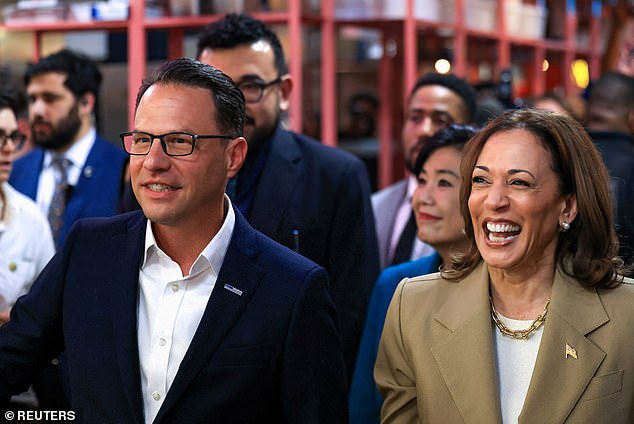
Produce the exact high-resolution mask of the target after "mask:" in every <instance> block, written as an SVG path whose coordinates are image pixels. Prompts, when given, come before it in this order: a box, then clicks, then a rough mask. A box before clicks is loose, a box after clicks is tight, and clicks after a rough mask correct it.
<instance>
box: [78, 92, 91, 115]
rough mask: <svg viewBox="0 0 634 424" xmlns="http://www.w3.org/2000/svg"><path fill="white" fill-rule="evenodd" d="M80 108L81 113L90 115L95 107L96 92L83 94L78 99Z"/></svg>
mask: <svg viewBox="0 0 634 424" xmlns="http://www.w3.org/2000/svg"><path fill="white" fill-rule="evenodd" d="M77 103H78V108H79V113H80V115H90V114H91V113H92V112H93V110H94V109H95V95H94V93H91V92H87V93H84V94H82V95H81V96H80V97H79V99H78V101H77Z"/></svg>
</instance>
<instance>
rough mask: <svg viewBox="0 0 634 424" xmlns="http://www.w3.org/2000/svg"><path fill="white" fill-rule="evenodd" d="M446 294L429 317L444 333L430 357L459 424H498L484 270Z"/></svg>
mask: <svg viewBox="0 0 634 424" xmlns="http://www.w3.org/2000/svg"><path fill="white" fill-rule="evenodd" d="M452 290H453V293H452V294H451V295H450V297H449V299H448V301H447V302H446V303H445V304H444V305H443V306H442V307H441V308H440V310H439V311H438V314H437V315H436V316H435V317H434V318H435V319H436V321H438V322H439V323H440V324H442V325H443V326H445V327H446V328H447V329H448V330H449V333H448V334H447V337H446V339H445V340H442V341H440V342H439V343H436V344H435V345H434V346H432V348H431V351H432V354H433V355H434V358H435V360H436V363H437V364H438V368H439V369H440V372H441V374H442V376H443V378H444V380H445V384H446V385H447V388H448V389H449V391H450V392H451V396H452V398H453V400H454V402H455V403H456V406H457V408H458V410H459V411H460V413H461V415H462V417H463V419H464V422H465V423H483V424H484V423H487V424H489V423H499V422H501V421H502V418H501V413H500V408H499V404H500V401H499V392H498V384H497V377H496V375H497V373H496V366H495V362H494V361H495V353H494V351H493V333H492V324H491V315H490V308H489V275H488V271H487V267H486V265H484V264H482V265H480V266H479V268H478V269H476V270H475V271H474V272H473V273H471V274H470V275H469V276H468V277H467V278H465V279H464V280H463V281H462V282H460V283H457V284H455V286H454V287H453V288H452Z"/></svg>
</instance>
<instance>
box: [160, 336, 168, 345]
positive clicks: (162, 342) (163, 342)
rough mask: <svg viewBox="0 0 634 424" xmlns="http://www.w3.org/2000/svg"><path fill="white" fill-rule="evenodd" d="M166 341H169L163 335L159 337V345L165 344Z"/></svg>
mask: <svg viewBox="0 0 634 424" xmlns="http://www.w3.org/2000/svg"><path fill="white" fill-rule="evenodd" d="M165 343H167V341H165V339H164V338H163V337H161V338H160V339H159V346H165Z"/></svg>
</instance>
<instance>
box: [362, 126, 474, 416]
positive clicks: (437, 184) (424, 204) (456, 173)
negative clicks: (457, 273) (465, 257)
mask: <svg viewBox="0 0 634 424" xmlns="http://www.w3.org/2000/svg"><path fill="white" fill-rule="evenodd" d="M475 134H476V130H475V128H473V127H469V126H465V125H457V124H452V125H451V126H449V127H447V128H444V129H442V130H440V131H438V132H437V133H436V134H434V135H432V136H431V137H429V138H428V139H427V140H426V142H425V145H424V146H423V148H422V150H421V151H420V153H419V154H418V158H417V160H416V165H415V166H414V172H415V173H416V175H417V176H418V178H417V179H418V186H417V187H416V190H415V191H414V195H413V196H412V208H413V210H414V215H415V216H416V227H417V229H418V231H417V236H418V238H419V239H420V240H422V241H423V242H425V243H427V244H429V245H430V246H431V247H433V248H434V250H435V252H434V253H432V254H431V255H429V256H426V257H424V258H420V259H417V260H415V261H411V262H403V263H401V264H398V265H394V266H391V267H388V268H386V269H385V270H383V272H382V273H381V275H380V276H379V279H378V280H377V282H376V285H375V286H374V289H373V290H372V296H371V297H370V304H369V306H368V315H367V318H366V321H365V326H364V328H363V335H362V336H361V346H360V348H359V355H358V356H357V362H356V364H355V369H354V374H353V377H352V387H351V389H350V424H371V423H376V424H378V423H379V420H380V412H381V404H382V399H381V395H380V394H379V392H378V390H377V388H376V385H375V384H374V362H375V361H376V352H377V350H378V348H379V339H380V337H381V331H382V330H383V323H384V322H385V313H386V312H387V308H388V305H389V304H390V300H391V299H392V296H393V295H394V290H396V286H397V285H398V283H399V282H400V281H401V280H402V279H403V278H406V277H414V276H417V275H424V274H430V273H433V272H438V269H439V267H440V266H442V265H443V264H444V263H447V264H450V263H451V256H452V254H454V253H456V252H459V251H461V249H463V248H464V247H465V246H466V245H467V236H466V234H465V232H464V223H463V222H462V216H461V215H460V181H461V179H460V158H461V156H462V148H463V146H464V144H465V143H466V142H467V140H469V139H470V138H471V137H473V136H474V135H475Z"/></svg>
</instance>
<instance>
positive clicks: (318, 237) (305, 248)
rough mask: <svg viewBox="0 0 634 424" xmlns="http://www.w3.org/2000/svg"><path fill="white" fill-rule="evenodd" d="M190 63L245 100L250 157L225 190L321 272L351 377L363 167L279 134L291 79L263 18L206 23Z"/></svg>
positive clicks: (363, 276)
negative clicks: (210, 69) (212, 71)
mask: <svg viewBox="0 0 634 424" xmlns="http://www.w3.org/2000/svg"><path fill="white" fill-rule="evenodd" d="M197 57H198V58H199V60H201V61H202V62H204V63H208V64H211V65H213V66H215V67H217V68H219V69H221V70H222V71H223V72H225V73H226V74H228V75H229V76H230V77H231V78H232V79H233V80H234V81H235V82H236V84H237V85H238V87H240V89H241V90H242V92H243V93H244V95H245V99H246V121H245V137H246V139H247V141H248V143H249V153H248V155H247V158H246V161H245V165H244V166H243V167H242V169H241V170H240V172H239V173H238V175H237V177H236V178H232V179H231V181H230V183H229V189H228V194H229V195H230V197H231V198H232V199H233V200H234V204H235V205H236V206H237V207H238V208H239V209H240V211H241V212H242V213H243V215H244V216H245V217H246V218H247V220H248V221H249V223H250V224H251V225H253V227H255V228H256V229H258V230H260V231H262V232H263V233H264V234H266V235H268V236H269V237H271V238H272V239H274V240H275V241H278V242H280V243H282V244H284V245H285V246H287V247H290V248H291V249H294V250H296V251H298V252H299V253H301V254H302V255H304V256H306V257H307V258H309V259H312V260H313V261H315V262H316V263H318V264H320V265H322V266H323V267H325V268H326V270H327V271H328V274H329V276H330V279H331V293H332V296H333V300H334V302H335V306H336V308H337V314H338V316H339V322H340V323H341V330H342V339H343V345H344V355H345V360H346V365H347V367H348V368H347V370H348V374H349V376H350V375H351V373H352V368H353V366H354V360H355V357H356V352H357V349H358V345H359V340H360V337H361V331H362V328H363V322H364V320H365V314H366V309H367V304H368V300H369V297H370V292H371V291H372V287H373V286H374V282H375V281H376V277H377V276H378V270H379V266H378V249H377V242H376V233H375V231H374V218H373V215H372V206H371V204H370V184H369V181H368V176H367V171H366V170H365V167H364V165H363V163H362V162H361V161H360V160H359V159H358V158H356V157H354V156H353V155H351V154H349V153H346V152H343V151H342V150H339V149H335V148H332V147H328V146H324V145H322V144H321V143H319V142H317V141H315V140H312V139H309V138H308V137H305V136H303V135H301V134H297V133H294V132H290V131H286V130H284V129H283V127H282V125H281V120H282V114H283V113H284V112H286V111H287V110H288V108H289V96H290V92H291V89H292V86H293V83H292V80H291V76H290V75H289V74H288V69H287V66H286V61H285V58H284V52H283V50H282V46H281V45H280V41H279V39H278V37H277V35H276V34H275V33H274V32H273V31H271V29H269V28H268V27H267V26H266V25H265V24H264V23H263V22H261V21H258V20H256V19H253V18H251V17H248V16H245V15H237V14H230V15H227V16H226V17H225V18H224V19H221V20H220V21H217V22H214V23H212V24H210V25H209V26H208V27H207V28H206V29H205V31H203V32H202V33H201V35H200V36H199V40H198V53H197Z"/></svg>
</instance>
